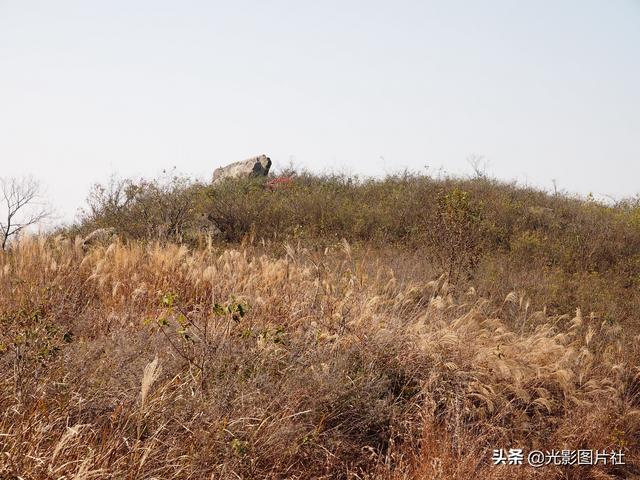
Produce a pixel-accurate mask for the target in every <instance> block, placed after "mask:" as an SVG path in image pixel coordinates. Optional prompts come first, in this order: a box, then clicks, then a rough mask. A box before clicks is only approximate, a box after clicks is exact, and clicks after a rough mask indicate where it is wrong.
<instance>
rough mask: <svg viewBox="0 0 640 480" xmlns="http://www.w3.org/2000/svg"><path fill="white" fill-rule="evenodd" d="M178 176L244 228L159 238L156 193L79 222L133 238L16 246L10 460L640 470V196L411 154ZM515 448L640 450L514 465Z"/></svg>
mask: <svg viewBox="0 0 640 480" xmlns="http://www.w3.org/2000/svg"><path fill="white" fill-rule="evenodd" d="M187 183H188V182H187ZM232 189H235V190H232ZM187 190H188V191H189V192H192V193H193V195H194V196H193V197H191V196H189V195H187V194H186V193H185V192H187ZM233 192H235V193H233ZM178 193H179V194H180V195H185V198H189V201H188V202H187V203H188V205H189V206H188V207H187V208H186V210H185V211H187V212H189V214H188V215H186V216H184V217H182V218H183V219H184V220H185V222H186V223H188V222H189V221H191V220H192V219H195V218H198V217H197V216H198V215H201V214H202V213H203V212H204V213H207V214H210V215H212V216H214V217H215V218H216V219H218V223H219V225H221V227H226V228H222V229H223V231H224V233H225V234H226V235H227V239H226V240H227V241H228V242H235V241H236V240H239V239H242V240H243V241H242V243H241V244H239V243H215V242H214V241H212V239H211V238H207V237H204V236H202V235H199V234H198V235H197V234H194V235H193V236H191V237H189V235H187V232H186V231H184V232H183V231H180V228H182V227H180V226H181V225H183V226H184V225H186V223H184V222H183V223H181V222H180V221H177V222H174V223H173V224H172V225H173V227H172V228H173V229H174V230H173V232H174V234H176V235H177V237H175V238H174V239H173V241H167V237H164V238H160V240H159V241H157V240H156V241H145V240H143V238H145V237H147V238H148V237H150V233H149V231H150V230H145V229H144V228H142V227H144V222H143V220H140V219H138V218H137V217H135V216H134V212H139V211H140V210H136V209H139V208H142V207H141V206H140V205H139V204H137V203H136V202H137V199H136V195H137V193H136V194H135V195H134V194H131V195H130V199H129V200H128V201H127V203H126V204H124V203H123V202H116V203H112V206H113V205H115V207H114V208H116V207H117V208H119V212H118V213H117V214H118V215H120V217H118V218H119V221H120V223H118V224H116V223H113V224H111V225H109V224H108V223H107V221H106V218H108V217H107V216H106V212H105V211H103V210H101V208H100V206H99V203H98V204H96V208H95V210H94V211H93V213H92V215H90V216H89V217H87V218H86V219H85V224H84V225H80V226H78V227H77V228H76V231H78V232H81V231H83V229H85V230H87V229H90V228H94V227H106V226H114V227H116V228H118V229H119V231H120V234H121V239H120V240H116V241H114V242H113V243H112V244H110V245H108V246H96V247H93V248H92V249H90V250H89V251H88V252H86V253H85V252H83V249H82V247H81V245H80V241H79V240H75V241H74V240H72V239H65V238H64V237H63V236H60V237H57V238H32V239H29V238H24V239H22V240H21V241H20V242H17V243H16V244H15V245H14V246H13V248H11V249H10V250H9V251H7V252H3V253H0V299H2V301H1V302H0V324H1V325H2V329H1V330H0V371H1V372H3V373H2V374H1V377H0V478H3V479H4V478H8V479H17V478H24V479H40V478H118V479H134V478H136V479H142V478H149V479H151V478H158V479H159V478H162V479H165V478H166V479H172V478H175V479H178V478H179V479H183V478H184V479H189V478H192V479H200V478H220V479H227V478H256V479H258V478H327V479H329V478H354V479H355V478H387V479H418V478H438V479H465V480H466V479H470V478H486V479H498V478H501V479H502V478H504V479H507V478H570V479H589V478H593V479H596V478H597V479H601V478H630V477H632V476H633V475H638V471H637V467H635V465H637V462H638V460H639V458H638V454H639V450H638V447H639V441H640V370H639V368H638V365H639V363H638V360H639V359H640V352H639V351H638V346H637V345H638V342H637V340H638V338H637V335H636V334H635V331H634V328H635V326H636V325H637V319H636V317H635V315H636V314H637V312H638V311H639V310H638V298H639V295H638V285H637V282H638V280H640V278H639V277H638V272H639V268H638V267H639V265H638V259H639V257H638V253H637V252H638V251H639V249H638V246H640V222H638V219H639V218H640V217H639V216H638V209H637V206H636V205H635V204H633V203H632V202H629V203H625V204H620V205H617V206H615V207H608V206H604V205H600V204H597V203H595V202H589V201H580V200H577V199H571V198H567V197H562V196H548V195H546V194H544V193H542V192H536V191H532V190H520V189H517V188H515V187H513V186H508V185H500V184H497V183H495V182H491V181H488V180H486V179H479V180H475V181H460V180H448V179H445V180H438V181H436V180H433V179H428V178H408V177H396V178H390V179H387V180H386V181H384V182H378V183H376V182H370V183H355V184H354V183H349V182H348V181H346V180H345V181H342V180H337V179H314V178H310V177H305V176H302V177H298V178H297V179H296V182H295V183H293V184H292V185H290V186H289V188H287V189H283V190H277V191H267V190H264V189H263V188H261V187H260V186H259V185H257V186H254V184H252V183H251V182H249V183H243V184H240V183H236V182H227V183H225V184H223V185H221V188H220V189H219V190H217V191H209V190H208V189H207V187H204V186H203V187H194V186H193V185H191V184H188V185H186V186H185V189H184V190H182V189H179V190H178ZM172 194H173V193H171V195H172ZM159 195H160V198H157V199H155V200H157V202H156V203H149V205H156V206H157V205H160V206H162V205H164V206H166V208H174V206H175V205H176V204H170V202H168V201H166V199H167V198H170V197H165V196H163V195H167V192H160V194H159ZM124 198H126V195H125V197H124ZM151 198H153V196H151ZM145 201H149V202H151V200H150V199H149V198H148V197H147V199H146V200H145ZM163 202H164V203H163ZM323 202H324V204H325V205H324V207H322V205H323ZM291 205H294V206H293V207H292V206H291ZM162 208H164V207H162ZM162 208H160V207H158V209H159V211H156V210H153V208H149V209H148V210H147V211H148V212H149V213H151V212H153V214H154V215H155V216H154V217H153V218H160V216H162V215H164V214H165V213H164V212H163V211H162ZM114 215H115V214H114ZM127 215H129V217H126V216H127ZM123 218H129V219H131V222H132V223H127V222H124V221H123V220H122V219H123ZM167 218H175V217H171V216H168V217H167ZM136 221H137V223H136ZM225 222H226V223H225ZM187 237H188V238H187ZM342 238H345V239H348V240H342ZM175 240H182V241H184V242H185V243H183V244H178V243H175ZM510 447H521V448H525V449H531V448H536V449H542V450H551V449H556V450H559V449H579V448H592V449H623V450H624V452H625V454H626V463H627V464H626V465H619V466H616V465H600V466H597V467H559V466H555V467H554V466H548V467H544V468H539V469H533V468H530V467H525V466H493V465H492V462H491V452H492V450H493V449H495V448H510Z"/></svg>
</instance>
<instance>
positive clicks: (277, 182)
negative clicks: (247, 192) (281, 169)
mask: <svg viewBox="0 0 640 480" xmlns="http://www.w3.org/2000/svg"><path fill="white" fill-rule="evenodd" d="M292 184H293V177H292V176H290V177H278V178H272V179H271V180H269V181H268V182H267V183H265V185H264V186H265V188H266V189H267V190H278V189H280V188H286V187H289V186H290V185H292Z"/></svg>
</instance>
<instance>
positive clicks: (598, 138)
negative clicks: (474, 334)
mask: <svg viewBox="0 0 640 480" xmlns="http://www.w3.org/2000/svg"><path fill="white" fill-rule="evenodd" d="M259 153H267V154H269V155H270V156H271V157H272V158H273V159H274V161H275V163H276V166H278V165H279V166H284V165H286V164H287V163H288V162H289V159H290V158H292V157H293V158H294V159H295V160H294V161H295V163H297V164H298V165H302V166H306V167H308V168H310V169H312V170H316V171H325V170H331V169H335V170H343V171H344V170H346V171H348V172H351V173H359V174H363V175H382V174H384V173H385V172H394V171H398V170H400V169H404V168H409V169H414V170H418V169H422V168H423V167H424V166H425V165H429V166H430V169H431V170H435V169H437V168H438V167H442V168H444V169H445V170H446V171H448V172H452V173H460V174H468V173H470V171H471V168H470V166H469V165H468V163H467V161H466V159H467V157H468V156H469V155H470V154H473V153H477V154H482V155H484V156H485V157H486V158H487V159H488V160H489V162H490V163H489V169H488V170H489V172H490V173H491V174H493V175H495V176H497V177H498V178H502V179H505V180H513V179H517V180H519V181H520V182H523V183H525V182H527V183H529V184H533V185H538V186H542V187H544V188H551V180H552V179H554V178H555V179H557V181H558V184H559V186H560V187H561V188H564V189H567V190H569V191H572V192H579V193H583V194H586V193H588V192H590V191H592V192H596V193H601V194H610V195H613V196H615V197H618V198H619V197H621V196H627V195H632V194H635V193H638V192H640V182H639V179H640V0H600V1H589V0H579V1H568V0H566V1H565V0H554V1H540V0H538V1H529V2H525V1H497V0H496V1H492V0H487V1H483V2H479V1H452V0H446V1H445V0H442V1H427V0H424V1H393V2H392V1H386V2H380V1H371V0H370V1H344V0H343V1H323V2H310V1H308V2H305V1H289V2H287V1H271V2H267V1H261V2H259V1H234V2H217V1H207V2H205V1H173V2H169V1H159V0H154V1H143V0H139V1H135V0H127V1H120V0H110V1H89V0H82V1H68V0H56V1H51V0H49V1H30V0H0V166H1V171H0V176H7V175H22V174H33V175H35V176H36V177H37V178H39V179H41V180H42V182H43V183H44V184H45V186H46V189H47V193H48V195H49V196H50V198H51V199H52V201H53V203H54V205H56V207H57V208H58V210H59V211H60V212H61V214H62V216H63V217H64V218H66V219H70V218H71V217H72V216H73V214H74V213H75V211H76V208H77V207H79V206H80V205H81V204H82V203H83V200H84V198H85V196H86V194H87V191H88V188H89V186H90V184H91V183H92V182H94V181H100V180H105V179H106V178H107V177H108V176H109V175H110V173H112V172H118V173H119V174H121V175H123V176H129V175H135V176H141V175H143V176H153V175H156V174H157V173H159V172H160V171H161V170H162V169H163V168H168V167H172V166H177V168H178V170H179V171H181V172H183V173H186V174H190V175H194V176H199V177H207V178H208V177H209V176H210V175H211V172H212V171H213V169H214V168H215V167H217V166H219V165H221V164H224V163H227V162H230V161H233V160H238V159H242V158H245V157H248V156H251V155H254V154H259Z"/></svg>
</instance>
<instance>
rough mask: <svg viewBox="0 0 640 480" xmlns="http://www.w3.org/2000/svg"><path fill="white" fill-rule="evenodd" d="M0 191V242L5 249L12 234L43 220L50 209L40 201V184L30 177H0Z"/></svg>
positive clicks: (49, 212)
mask: <svg viewBox="0 0 640 480" xmlns="http://www.w3.org/2000/svg"><path fill="white" fill-rule="evenodd" d="M0 191H1V194H2V198H0V202H1V203H2V205H1V207H0V215H1V217H0V242H2V247H1V248H2V250H5V249H6V248H7V243H8V242H9V239H10V238H11V237H12V236H14V235H17V234H18V233H20V232H21V231H22V230H24V229H25V228H27V227H29V226H30V225H35V224H36V223H38V222H40V221H42V220H44V219H45V218H47V217H48V216H49V215H50V214H51V211H50V210H49V208H48V207H47V206H46V205H45V204H44V203H42V201H41V196H40V184H39V183H38V182H37V181H36V180H34V179H33V178H31V177H24V178H19V179H18V178H8V179H7V178H0Z"/></svg>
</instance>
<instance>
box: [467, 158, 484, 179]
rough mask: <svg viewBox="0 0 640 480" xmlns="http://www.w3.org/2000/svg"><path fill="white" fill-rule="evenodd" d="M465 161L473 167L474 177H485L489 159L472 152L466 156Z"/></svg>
mask: <svg viewBox="0 0 640 480" xmlns="http://www.w3.org/2000/svg"><path fill="white" fill-rule="evenodd" d="M467 163H468V164H469V165H471V168H473V173H474V175H475V177H476V178H487V168H488V166H489V161H488V160H486V159H485V158H484V157H483V156H482V155H478V154H477V153H472V154H471V155H469V156H468V157H467Z"/></svg>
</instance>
